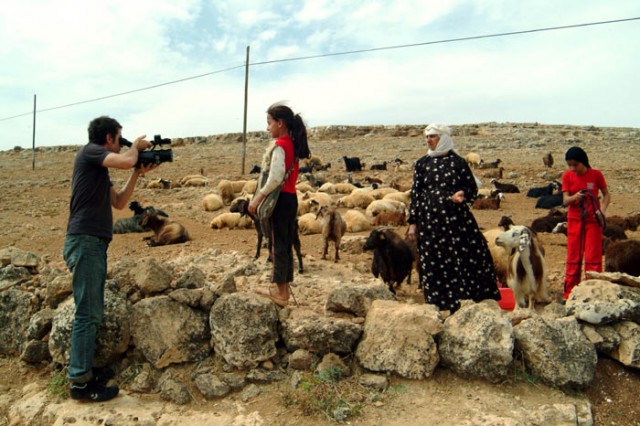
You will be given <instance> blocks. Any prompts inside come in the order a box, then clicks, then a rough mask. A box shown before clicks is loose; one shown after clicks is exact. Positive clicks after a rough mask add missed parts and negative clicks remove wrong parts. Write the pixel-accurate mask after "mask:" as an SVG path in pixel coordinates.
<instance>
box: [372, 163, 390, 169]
mask: <svg viewBox="0 0 640 426" xmlns="http://www.w3.org/2000/svg"><path fill="white" fill-rule="evenodd" d="M371 170H387V162H386V161H383V162H382V163H380V164H372V165H371Z"/></svg>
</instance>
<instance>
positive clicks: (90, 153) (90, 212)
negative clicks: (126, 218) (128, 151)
mask: <svg viewBox="0 0 640 426" xmlns="http://www.w3.org/2000/svg"><path fill="white" fill-rule="evenodd" d="M108 154H109V151H108V150H107V149H106V148H105V147H104V146H102V145H97V144H95V143H88V144H86V145H85V146H83V147H82V148H80V150H78V153H77V154H76V159H75V162H74V165H73V178H72V181H71V202H70V204H69V210H70V213H69V223H68V225H67V235H78V234H85V235H93V236H94V237H99V238H104V239H107V240H109V241H110V240H111V238H112V232H113V216H112V213H111V186H112V184H111V179H110V178H109V169H108V168H106V167H104V166H103V165H102V162H103V161H104V159H105V157H106V156H107V155H108Z"/></svg>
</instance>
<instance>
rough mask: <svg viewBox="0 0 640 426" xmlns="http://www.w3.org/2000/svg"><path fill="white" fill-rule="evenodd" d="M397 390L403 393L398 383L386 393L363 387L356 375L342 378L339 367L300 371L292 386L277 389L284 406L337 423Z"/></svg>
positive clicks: (403, 388)
mask: <svg viewBox="0 0 640 426" xmlns="http://www.w3.org/2000/svg"><path fill="white" fill-rule="evenodd" d="M401 392H406V388H405V387H404V386H402V385H400V386H397V387H395V388H392V390H391V391H390V392H389V393H388V394H387V393H383V392H378V391H374V390H372V389H370V388H365V387H364V386H362V385H360V384H359V383H358V380H357V378H356V377H353V376H352V377H348V378H342V370H340V369H339V368H331V369H329V370H326V371H324V372H321V373H319V374H313V373H305V374H303V376H302V377H301V380H300V382H299V383H298V386H297V387H296V388H295V389H290V388H287V389H285V390H283V391H282V392H281V401H282V403H283V405H284V406H285V407H288V408H290V407H297V408H298V409H299V410H300V412H301V413H302V414H303V415H305V416H313V415H323V416H324V417H325V418H327V419H328V420H330V421H333V422H337V423H341V422H345V421H347V420H348V419H350V418H353V417H356V416H358V415H360V414H361V413H362V410H363V409H364V407H365V405H366V404H368V403H372V402H376V401H381V400H383V399H384V398H385V397H386V396H389V397H391V396H393V395H395V394H397V393H401Z"/></svg>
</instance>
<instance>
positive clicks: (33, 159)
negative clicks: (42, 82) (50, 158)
mask: <svg viewBox="0 0 640 426" xmlns="http://www.w3.org/2000/svg"><path fill="white" fill-rule="evenodd" d="M35 169H36V95H33V139H32V141H31V170H35Z"/></svg>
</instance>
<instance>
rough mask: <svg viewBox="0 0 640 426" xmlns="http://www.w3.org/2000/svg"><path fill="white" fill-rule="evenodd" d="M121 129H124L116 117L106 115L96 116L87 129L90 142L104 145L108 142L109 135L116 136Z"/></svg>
mask: <svg viewBox="0 0 640 426" xmlns="http://www.w3.org/2000/svg"><path fill="white" fill-rule="evenodd" d="M120 129H122V126H121V125H120V123H118V120H116V119H115V118H111V117H108V116H106V115H103V116H101V117H98V118H94V119H93V120H91V123H89V128H88V129H87V130H88V131H89V142H91V143H95V144H98V145H104V144H105V143H106V142H107V135H111V136H113V137H114V138H115V137H116V136H117V135H118V130H120Z"/></svg>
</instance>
